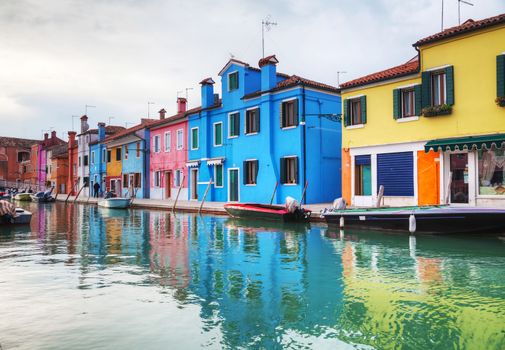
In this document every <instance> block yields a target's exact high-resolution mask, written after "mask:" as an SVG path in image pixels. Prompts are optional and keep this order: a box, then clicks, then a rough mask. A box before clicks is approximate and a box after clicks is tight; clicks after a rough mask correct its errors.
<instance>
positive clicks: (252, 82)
mask: <svg viewBox="0 0 505 350" xmlns="http://www.w3.org/2000/svg"><path fill="white" fill-rule="evenodd" d="M277 63H278V60H277V59H276V57H275V56H269V57H265V58H263V59H261V60H260V61H259V66H260V69H258V68H255V67H251V66H249V65H248V64H247V63H245V62H241V61H238V60H235V59H231V60H230V61H228V63H227V64H226V65H225V66H224V68H223V69H222V70H221V71H220V72H219V76H220V77H221V88H222V91H221V98H219V96H218V95H217V94H214V81H213V80H212V78H207V79H204V80H203V81H202V82H201V83H200V84H201V96H202V107H201V109H200V110H199V111H197V112H196V113H194V114H192V115H190V116H189V118H188V163H187V166H188V167H189V199H190V200H199V199H202V197H203V194H204V193H205V191H206V188H207V185H208V183H209V181H211V180H212V185H211V187H210V189H209V191H208V194H207V198H206V200H209V201H219V202H227V201H238V202H262V203H265V202H266V203H268V202H270V199H271V197H272V194H273V192H274V188H275V187H276V183H278V186H277V190H276V192H275V195H274V196H273V202H274V203H284V201H285V198H286V196H292V197H294V198H295V199H298V200H300V199H301V198H302V194H303V190H304V186H305V184H306V183H307V189H306V194H305V200H304V202H305V203H321V202H328V201H332V200H333V199H335V198H337V197H340V195H341V175H340V174H341V125H340V122H339V121H338V118H336V116H337V114H338V113H340V110H341V109H340V103H341V100H340V92H339V89H337V88H335V87H333V86H329V85H326V84H322V83H318V82H315V81H312V80H308V79H305V78H301V77H299V76H296V75H291V76H290V75H286V74H281V73H277Z"/></svg>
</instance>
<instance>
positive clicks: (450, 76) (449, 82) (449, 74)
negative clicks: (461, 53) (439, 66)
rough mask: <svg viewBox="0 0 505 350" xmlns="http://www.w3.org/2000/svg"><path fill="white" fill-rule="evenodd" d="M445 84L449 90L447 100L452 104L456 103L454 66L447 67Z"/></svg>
mask: <svg viewBox="0 0 505 350" xmlns="http://www.w3.org/2000/svg"><path fill="white" fill-rule="evenodd" d="M445 85H446V91H447V98H446V102H447V104H448V105H451V106H452V105H453V104H454V66H450V67H447V68H446V69H445Z"/></svg>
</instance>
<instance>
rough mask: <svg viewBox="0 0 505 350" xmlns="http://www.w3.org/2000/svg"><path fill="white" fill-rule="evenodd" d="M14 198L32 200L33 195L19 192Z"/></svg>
mask: <svg viewBox="0 0 505 350" xmlns="http://www.w3.org/2000/svg"><path fill="white" fill-rule="evenodd" d="M14 199H15V200H17V201H22V202H30V201H31V200H32V197H31V194H30V193H18V194H16V195H15V196H14Z"/></svg>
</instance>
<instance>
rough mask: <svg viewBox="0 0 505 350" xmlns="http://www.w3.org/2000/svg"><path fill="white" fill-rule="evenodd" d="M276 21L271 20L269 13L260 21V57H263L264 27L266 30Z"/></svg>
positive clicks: (274, 24)
mask: <svg viewBox="0 0 505 350" xmlns="http://www.w3.org/2000/svg"><path fill="white" fill-rule="evenodd" d="M276 25H277V22H272V18H271V16H270V15H268V16H267V18H265V19H264V20H262V21H261V48H262V53H263V55H262V56H261V57H262V58H264V57H265V29H266V31H267V32H269V31H270V29H272V26H276Z"/></svg>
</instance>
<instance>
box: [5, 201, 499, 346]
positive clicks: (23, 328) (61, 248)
mask: <svg viewBox="0 0 505 350" xmlns="http://www.w3.org/2000/svg"><path fill="white" fill-rule="evenodd" d="M27 206H28V207H29V208H30V209H31V210H32V211H33V212H34V216H33V219H32V223H31V226H30V227H25V228H22V227H17V228H6V227H1V228H0V348H1V349H2V350H8V349H141V350H148V349H196V348H207V349H221V348H227V349H241V348H243V349H245V348H251V349H281V348H290V349H305V348H307V349H487V350H489V349H505V239H504V238H503V237H487V238H482V237H481V238H478V237H422V236H421V237H416V238H413V237H408V236H406V235H388V234H384V233H373V232H356V231H345V232H339V231H335V230H326V228H325V227H324V226H319V225H312V226H284V227H282V226H275V225H273V226H272V225H269V224H267V223H252V222H249V223H241V222H237V221H233V220H230V219H228V218H226V217H213V216H202V217H200V216H196V215H187V214H178V215H175V216H174V215H172V214H169V213H167V212H163V211H146V210H129V211H114V210H110V209H100V208H96V207H94V206H84V205H76V206H73V205H68V206H64V205H63V204H61V203H57V204H48V205H36V204H28V205H27Z"/></svg>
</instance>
